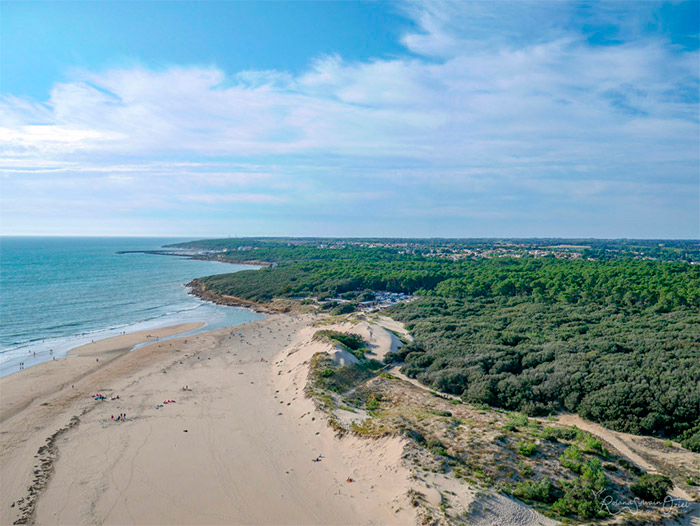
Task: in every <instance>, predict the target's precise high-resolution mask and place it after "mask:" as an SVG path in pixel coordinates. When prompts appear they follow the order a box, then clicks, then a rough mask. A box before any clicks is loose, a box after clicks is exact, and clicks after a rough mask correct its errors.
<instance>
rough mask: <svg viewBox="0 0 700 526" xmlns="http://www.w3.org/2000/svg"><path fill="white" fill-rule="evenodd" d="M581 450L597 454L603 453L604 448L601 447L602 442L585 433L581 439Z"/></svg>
mask: <svg viewBox="0 0 700 526" xmlns="http://www.w3.org/2000/svg"><path fill="white" fill-rule="evenodd" d="M581 450H583V451H584V452H586V453H594V454H597V455H603V453H604V452H605V450H604V449H603V443H602V442H601V441H600V440H598V439H597V438H595V437H594V436H593V435H591V434H590V433H585V434H584V435H583V438H582V439H581Z"/></svg>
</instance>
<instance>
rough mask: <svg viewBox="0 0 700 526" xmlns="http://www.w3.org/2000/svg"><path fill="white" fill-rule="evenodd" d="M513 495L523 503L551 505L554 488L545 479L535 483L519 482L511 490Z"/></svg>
mask: <svg viewBox="0 0 700 526" xmlns="http://www.w3.org/2000/svg"><path fill="white" fill-rule="evenodd" d="M513 495H515V496H516V497H518V498H519V499H521V500H524V501H525V502H531V501H536V502H543V503H552V502H553V500H554V499H555V496H554V487H553V486H552V483H551V482H550V480H549V478H547V477H545V478H543V479H541V480H537V481H534V480H526V481H525V482H520V483H519V484H518V485H517V486H516V487H515V490H513Z"/></svg>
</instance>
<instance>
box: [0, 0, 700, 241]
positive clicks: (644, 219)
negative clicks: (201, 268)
mask: <svg viewBox="0 0 700 526" xmlns="http://www.w3.org/2000/svg"><path fill="white" fill-rule="evenodd" d="M699 26H700V3H699V2H697V1H693V2H674V3H662V2H643V1H642V2H638V1H634V2H632V1H622V0H620V1H614V2H609V3H606V2H585V3H581V2H565V1H549V2H546V1H534V2H528V1H525V0H519V1H517V2H516V1H512V2H502V3H499V2H491V1H489V2H486V1H479V2H468V1H460V2H456V3H448V2H433V1H425V2H412V1H401V2H396V3H390V2H352V3H349V2H348V3H343V2H313V3H311V2H306V3H304V2H284V3H275V2H214V1H210V2H198V3H188V2H155V1H154V2H135V1H130V2H96V1H94V2H71V3H63V2H48V3H41V2H33V1H22V2H12V1H7V0H4V1H3V2H2V4H0V184H1V185H2V186H1V190H2V191H1V192H0V194H1V195H0V207H1V214H2V215H1V217H0V219H1V221H0V233H3V234H20V235H24V234H63V235H174V236H196V237H199V236H201V237H205V236H227V235H231V236H233V235H239V236H243V235H337V236H416V237H418V236H449V237H477V236H514V237H515V236H520V237H533V236H540V237H556V236H559V237H636V238H698V237H700V123H699V113H698V112H699V107H700V106H699V93H700V55H699V51H698V44H699V38H698V33H699Z"/></svg>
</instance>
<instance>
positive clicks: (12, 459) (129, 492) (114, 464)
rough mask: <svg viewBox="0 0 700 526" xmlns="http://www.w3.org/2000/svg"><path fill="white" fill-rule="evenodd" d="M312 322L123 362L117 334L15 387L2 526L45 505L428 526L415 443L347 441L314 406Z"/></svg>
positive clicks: (69, 514)
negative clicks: (411, 496) (417, 510)
mask: <svg viewBox="0 0 700 526" xmlns="http://www.w3.org/2000/svg"><path fill="white" fill-rule="evenodd" d="M311 321H312V318H310V317H292V316H287V315H274V316H270V317H269V318H267V319H265V320H263V321H260V322H255V323H251V324H248V325H244V326H241V327H232V328H229V329H221V330H218V331H212V332H208V333H202V334H199V335H196V336H192V337H188V338H187V343H186V344H185V343H184V341H183V338H178V339H173V340H168V341H165V342H160V343H156V344H153V345H149V346H146V347H143V348H141V349H138V350H136V351H134V352H110V351H114V350H117V349H124V348H127V347H128V344H127V342H125V341H124V340H118V341H117V339H115V340H113V341H112V342H111V343H107V342H101V343H99V344H95V346H92V345H91V346H90V348H89V349H86V348H83V349H82V351H81V356H76V357H71V358H66V359H61V360H56V361H54V362H48V363H45V364H42V365H39V366H36V367H32V368H31V369H28V370H26V371H22V373H19V374H15V375H11V376H10V377H7V378H3V379H0V395H1V401H0V414H2V415H4V416H3V417H2V419H0V475H1V476H2V480H1V481H0V482H1V484H0V523H2V524H11V523H12V522H14V521H15V520H16V519H17V518H18V517H20V516H21V515H22V514H25V515H30V518H31V514H32V511H33V510H35V516H34V520H35V521H36V522H37V523H39V524H407V523H411V522H413V521H414V520H415V514H414V510H413V509H412V508H411V507H410V505H408V504H407V502H406V491H407V489H408V487H409V476H410V474H409V472H408V470H407V469H406V468H405V467H403V465H402V462H401V457H402V454H403V446H404V445H403V442H402V441H401V440H400V439H397V438H385V439H381V440H361V439H357V438H353V437H346V438H342V439H339V438H337V437H336V436H335V434H334V432H333V431H332V430H331V429H330V428H329V427H328V426H327V425H326V423H325V421H324V419H323V418H322V417H321V415H320V414H318V413H317V412H316V410H315V409H314V406H313V403H312V402H311V401H310V400H309V399H307V398H305V397H304V396H303V388H304V385H305V381H306V370H307V364H306V361H307V360H308V358H310V356H311V355H313V353H314V352H316V351H317V350H319V349H321V350H323V349H324V347H323V346H324V344H323V343H322V342H312V341H311V340H310V335H312V334H313V332H315V329H313V328H311V327H309V323H310V322H311ZM239 332H241V333H242V334H243V336H242V337H239V336H238V333H239ZM150 334H153V335H155V331H150ZM159 337H162V336H159ZM388 341H389V342H390V338H389V339H388ZM129 343H130V342H129ZM128 348H130V347H128ZM325 350H327V347H326V348H325ZM98 352H99V358H96V356H98V355H96V354H94V353H98ZM380 352H383V351H382V350H381V349H378V353H377V354H380ZM97 359H99V362H96V360H97ZM261 359H262V360H264V361H261ZM72 385H73V386H74V387H71V386H72ZM185 385H187V386H189V388H190V389H191V390H190V391H183V390H182V387H183V386H185ZM33 389H39V390H38V391H35V392H32V390H33ZM96 392H100V393H102V394H105V395H108V397H109V396H112V395H119V397H120V398H119V400H111V401H110V400H108V401H102V402H95V401H94V400H93V399H92V398H91V397H90V395H91V394H93V393H96ZM30 393H31V394H30ZM168 399H174V400H176V403H175V404H167V405H165V406H164V407H161V408H158V409H156V406H157V405H159V404H161V403H162V402H163V401H164V400H168ZM10 403H11V404H12V405H11V406H9V404H10ZM6 406H8V407H6ZM120 413H126V414H127V417H128V418H127V421H126V422H113V421H112V420H111V418H110V416H111V415H115V416H116V415H118V414H120ZM72 417H78V418H79V419H80V421H79V423H78V424H77V425H75V426H74V427H72V428H70V429H68V430H66V431H65V432H63V433H62V434H60V435H58V436H56V438H55V439H54V440H53V441H52V443H51V444H50V447H48V448H44V449H43V450H42V453H41V454H40V455H39V456H38V458H35V455H37V451H38V450H39V449H40V448H41V447H42V446H44V445H45V444H46V443H47V442H46V441H47V438H49V437H50V436H52V435H54V433H56V431H57V430H59V429H61V428H64V427H65V426H67V425H68V424H69V422H70V421H71V418H72ZM185 430H186V431H187V432H185ZM319 455H321V456H322V460H321V461H320V462H312V459H313V458H316V457H317V456H319ZM348 477H351V478H352V479H353V480H354V481H353V482H351V483H347V482H346V479H347V478H348ZM45 481H47V482H45ZM43 486H45V487H43ZM28 487H33V488H35V489H33V490H29V491H28ZM35 495H38V498H36V497H35ZM19 499H24V500H22V501H21V502H18V501H19ZM12 503H15V506H14V507H10V506H11V504H12Z"/></svg>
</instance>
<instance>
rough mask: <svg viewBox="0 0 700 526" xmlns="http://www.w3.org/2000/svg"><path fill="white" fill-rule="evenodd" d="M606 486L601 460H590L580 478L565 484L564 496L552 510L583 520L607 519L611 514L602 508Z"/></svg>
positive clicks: (584, 465) (582, 470)
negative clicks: (601, 501)
mask: <svg viewBox="0 0 700 526" xmlns="http://www.w3.org/2000/svg"><path fill="white" fill-rule="evenodd" d="M572 447H573V446H572ZM579 453H580V452H579ZM606 486H607V479H606V478H605V474H604V473H603V470H602V467H601V463H600V460H598V459H597V458H592V459H589V460H587V461H586V463H585V464H583V465H582V469H581V476H580V477H578V478H576V479H575V480H573V481H571V482H564V496H563V497H561V498H560V499H559V500H557V501H556V502H555V503H554V505H553V506H552V509H553V510H554V511H555V512H557V513H559V514H561V515H575V516H577V517H580V518H582V519H592V518H595V517H605V516H607V515H608V514H609V513H608V512H607V511H606V509H605V508H604V507H603V506H601V503H600V500H601V499H602V498H603V493H604V491H605V488H606Z"/></svg>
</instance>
